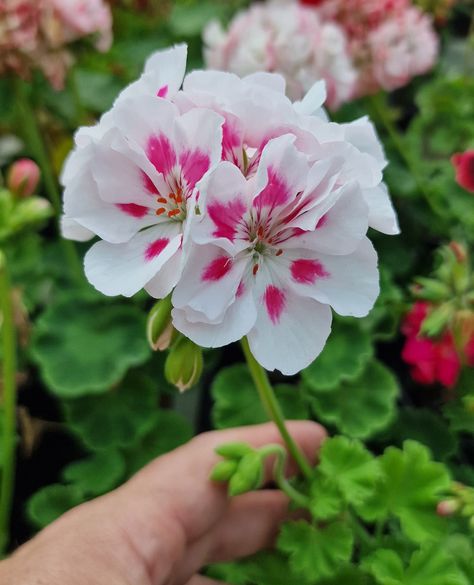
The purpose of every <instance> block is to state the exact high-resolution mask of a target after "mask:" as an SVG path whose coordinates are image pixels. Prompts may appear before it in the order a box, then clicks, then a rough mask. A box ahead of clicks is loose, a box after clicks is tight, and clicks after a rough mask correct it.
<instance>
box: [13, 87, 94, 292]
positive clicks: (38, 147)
mask: <svg viewBox="0 0 474 585" xmlns="http://www.w3.org/2000/svg"><path fill="white" fill-rule="evenodd" d="M14 84H15V89H16V96H17V108H18V113H19V116H20V120H19V121H20V123H21V125H22V127H23V132H24V136H25V140H26V142H27V144H28V147H29V149H30V150H31V153H32V155H33V156H34V158H35V159H36V161H37V162H38V164H39V166H40V168H41V173H42V178H43V182H44V186H45V189H46V192H47V194H48V197H49V200H50V201H51V203H52V205H53V208H54V211H55V214H56V222H58V218H59V217H60V215H61V196H60V193H59V188H58V183H57V180H56V177H55V173H54V170H53V166H52V164H51V160H50V156H49V152H48V150H47V148H46V144H45V142H44V140H43V137H42V135H41V131H40V128H39V126H38V122H37V120H36V115H35V112H34V110H33V108H32V106H31V103H30V100H29V95H28V91H27V88H26V86H25V83H24V81H23V80H21V79H20V78H18V77H16V78H15V79H14ZM61 245H62V246H63V250H64V254H65V256H66V260H67V263H68V266H69V267H70V270H71V272H72V274H73V276H74V278H75V279H76V280H77V281H78V282H80V283H82V281H83V278H82V263H81V261H80V259H79V255H78V253H77V250H76V247H75V245H74V244H73V242H71V241H70V240H65V239H61Z"/></svg>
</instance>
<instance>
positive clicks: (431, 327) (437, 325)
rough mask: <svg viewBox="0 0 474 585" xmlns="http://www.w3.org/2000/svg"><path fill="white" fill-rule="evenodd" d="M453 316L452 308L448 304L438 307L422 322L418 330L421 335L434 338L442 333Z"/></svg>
mask: <svg viewBox="0 0 474 585" xmlns="http://www.w3.org/2000/svg"><path fill="white" fill-rule="evenodd" d="M453 316H454V307H453V306H452V305H451V304H450V303H444V304H443V305H440V306H439V307H437V308H436V309H434V310H432V311H431V313H430V314H429V315H428V316H427V317H426V319H425V320H424V321H423V324H422V325H421V329H420V332H421V334H422V335H427V336H428V337H436V336H437V335H439V334H440V333H442V332H443V330H444V329H445V328H446V326H447V325H448V324H449V322H450V320H451V319H452V318H453Z"/></svg>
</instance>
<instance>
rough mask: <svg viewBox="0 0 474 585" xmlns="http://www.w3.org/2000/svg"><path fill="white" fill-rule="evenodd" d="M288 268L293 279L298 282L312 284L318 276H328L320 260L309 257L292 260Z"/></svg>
mask: <svg viewBox="0 0 474 585" xmlns="http://www.w3.org/2000/svg"><path fill="white" fill-rule="evenodd" d="M290 270H291V276H292V278H293V280H295V281H296V282H299V283H300V284H314V283H315V282H316V280H317V279H318V278H327V277H328V276H329V272H326V270H325V269H324V266H323V265H322V264H321V263H320V262H318V261H317V260H310V259H309V258H300V259H299V260H295V261H294V262H292V264H291V268H290Z"/></svg>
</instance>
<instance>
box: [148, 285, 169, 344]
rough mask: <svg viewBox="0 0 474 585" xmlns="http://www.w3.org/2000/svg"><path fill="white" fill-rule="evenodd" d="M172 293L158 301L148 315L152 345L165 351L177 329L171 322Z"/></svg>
mask: <svg viewBox="0 0 474 585" xmlns="http://www.w3.org/2000/svg"><path fill="white" fill-rule="evenodd" d="M172 308H173V306H172V304H171V295H168V296H167V297H166V298H164V299H161V300H160V301H158V302H157V303H156V305H155V306H154V307H153V308H152V310H151V311H150V313H149V315H148V320H147V326H146V335H147V339H148V343H149V344H150V347H151V348H152V349H153V350H155V351H157V350H158V351H164V350H165V349H168V347H169V346H170V345H171V342H172V340H173V337H174V336H175V329H174V327H173V324H172V322H171V309H172Z"/></svg>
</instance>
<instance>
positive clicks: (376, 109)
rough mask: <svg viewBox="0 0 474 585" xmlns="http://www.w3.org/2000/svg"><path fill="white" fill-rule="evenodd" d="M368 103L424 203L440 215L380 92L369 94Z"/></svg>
mask: <svg viewBox="0 0 474 585" xmlns="http://www.w3.org/2000/svg"><path fill="white" fill-rule="evenodd" d="M369 100H370V105H371V106H372V107H371V109H372V111H373V113H374V117H376V118H377V119H378V121H379V122H380V124H382V126H384V128H385V130H386V131H387V134H388V135H389V138H390V140H391V142H392V145H393V146H394V148H395V149H396V150H397V152H398V154H399V155H400V158H401V159H402V161H403V162H404V163H405V166H406V167H407V169H408V171H409V172H410V174H411V175H412V177H413V179H414V181H415V183H416V186H417V188H418V190H419V192H420V193H421V195H422V196H423V198H424V199H425V201H426V203H427V204H428V206H429V207H430V209H431V211H433V213H435V214H436V215H440V214H441V215H442V210H440V209H438V207H437V205H436V203H435V201H434V199H433V197H432V196H431V194H430V193H429V191H427V189H426V187H425V184H424V182H423V179H422V178H421V177H420V173H419V172H418V168H417V167H416V163H415V162H414V161H413V160H412V159H411V157H410V155H409V154H408V151H407V147H406V145H405V144H404V141H403V138H402V136H401V135H400V132H399V131H398V128H397V127H396V126H395V124H394V123H393V120H392V118H391V116H390V112H389V111H388V108H387V105H386V103H385V101H384V99H383V96H382V94H377V95H373V96H370V98H369Z"/></svg>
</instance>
